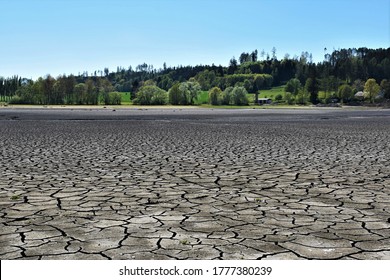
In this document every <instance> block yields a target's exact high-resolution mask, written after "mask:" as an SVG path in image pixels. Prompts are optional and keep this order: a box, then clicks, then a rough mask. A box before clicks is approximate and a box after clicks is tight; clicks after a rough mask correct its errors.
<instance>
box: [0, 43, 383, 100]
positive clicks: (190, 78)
mask: <svg viewBox="0 0 390 280" xmlns="http://www.w3.org/2000/svg"><path fill="white" fill-rule="evenodd" d="M324 51H325V55H324V60H323V61H322V62H318V63H314V62H313V61H312V55H311V54H309V53H307V52H302V54H301V55H300V56H294V57H292V58H291V57H290V56H289V55H288V54H286V55H285V56H284V58H283V59H280V60H279V59H277V57H276V49H275V48H273V49H272V54H271V55H269V54H265V52H264V51H262V52H261V53H260V55H259V53H258V51H257V50H254V51H252V52H243V53H241V55H240V56H239V58H238V60H237V59H236V58H235V57H233V58H232V59H230V61H229V65H228V66H221V65H219V66H216V65H197V66H177V67H167V65H166V63H164V65H163V67H162V68H160V69H156V68H154V67H153V66H152V65H148V64H146V63H144V64H140V65H138V66H136V67H135V69H133V68H132V67H131V66H130V67H129V68H127V69H125V68H122V67H118V68H117V69H116V71H109V69H108V68H104V70H103V71H101V70H97V71H94V72H93V73H88V72H84V73H79V74H78V75H69V76H66V75H62V76H59V77H57V78H54V77H52V76H50V75H47V76H45V77H40V78H38V79H37V80H35V81H33V80H29V79H26V78H21V77H18V76H13V77H11V78H3V77H0V101H6V102H12V103H25V104H90V105H92V104H120V102H121V100H120V94H119V93H118V92H131V99H132V101H133V102H134V103H135V104H137V103H138V104H145V103H149V104H166V103H172V102H173V103H175V104H182V105H186V104H193V103H194V100H195V99H196V98H195V93H191V90H192V89H193V88H195V89H197V90H198V92H197V94H199V91H209V90H211V89H213V94H210V98H209V102H211V101H210V99H211V96H213V98H214V97H215V96H219V97H218V98H219V99H218V98H216V99H213V100H214V101H215V102H214V101H213V102H211V103H218V104H223V102H222V100H224V99H223V98H222V96H223V94H219V93H218V94H216V92H219V91H216V89H215V88H218V89H219V90H220V91H221V92H222V93H224V92H225V90H226V89H231V88H233V89H234V88H242V89H244V90H245V91H246V92H249V93H254V94H258V92H259V91H261V90H264V89H268V88H270V87H273V86H279V85H286V90H285V92H286V93H285V95H284V96H282V99H284V100H285V101H286V102H287V103H306V102H310V103H314V104H315V103H318V102H320V101H322V102H329V101H330V100H333V99H335V98H338V99H339V100H342V101H344V102H349V101H351V100H352V99H353V95H354V94H355V93H356V92H359V91H364V92H365V94H366V95H367V94H368V95H369V96H366V98H368V100H369V101H371V102H375V100H376V99H375V97H376V96H377V95H378V94H379V92H380V93H381V94H382V95H381V96H382V98H384V99H389V98H390V93H389V87H390V86H389V80H390V48H387V49H383V48H379V49H369V48H350V49H340V50H334V51H333V52H331V53H326V51H327V50H326V49H325V50H324ZM259 56H260V57H261V58H262V59H259ZM368 81H370V82H369V84H370V86H369V85H367V86H366V83H367V82H368ZM194 83H196V85H194ZM145 87H148V88H145ZM156 88H158V89H160V90H162V91H158V90H157V89H156ZM178 88H181V89H180V90H179V91H178ZM369 88H370V89H371V90H370V91H369V93H368V92H367V90H368V89H369ZM152 89H153V90H152ZM240 90H241V89H240ZM320 91H322V92H324V93H325V97H324V96H319V92H320ZM151 92H154V93H153V94H151ZM163 92H165V93H163ZM169 92H173V93H172V94H171V95H169ZM174 92H176V95H177V96H179V97H177V96H176V95H175V93H174ZM177 92H181V93H180V94H179V93H177ZM189 92H190V93H189ZM228 92H229V90H228ZM155 95H156V96H155ZM225 95H226V96H229V94H225ZM148 96H149V97H150V96H155V97H153V98H151V97H150V98H149V97H148ZM175 96H176V97H175ZM320 99H321V100H320ZM216 100H219V101H218V102H216ZM173 103H172V104H173ZM225 103H226V102H225ZM229 103H231V102H229ZM243 103H245V102H243Z"/></svg>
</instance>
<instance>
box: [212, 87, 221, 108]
mask: <svg viewBox="0 0 390 280" xmlns="http://www.w3.org/2000/svg"><path fill="white" fill-rule="evenodd" d="M221 99H222V91H221V89H220V88H219V87H213V88H212V89H210V91H209V103H210V104H211V105H219V104H221Z"/></svg>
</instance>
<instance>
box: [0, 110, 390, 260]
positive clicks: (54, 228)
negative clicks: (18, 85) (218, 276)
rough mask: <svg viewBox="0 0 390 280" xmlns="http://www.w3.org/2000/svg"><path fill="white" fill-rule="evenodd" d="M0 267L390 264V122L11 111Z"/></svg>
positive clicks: (1, 164) (340, 115)
mask: <svg viewBox="0 0 390 280" xmlns="http://www.w3.org/2000/svg"><path fill="white" fill-rule="evenodd" d="M0 143H1V146H0V149H1V150H0V151H1V161H0V176H1V177H0V210H1V211H0V259H3V260H4V259H60V260H61V259H116V260H119V259H149V260H150V259H390V162H389V159H390V110H360V109H352V110H349V109H321V110H318V109H316V110H287V109H286V110H273V109H269V110H261V109H260V110H252V109H246V110H223V109H221V110H211V109H179V108H171V109H161V108H156V109H147V110H146V109H143V110H141V109H115V110H113V109H108V108H106V109H97V108H94V109H85V108H84V109H83V108H79V109H77V108H74V109H71V108H65V109H50V108H47V109H34V108H31V109H29V108H19V109H18V108H2V109H0Z"/></svg>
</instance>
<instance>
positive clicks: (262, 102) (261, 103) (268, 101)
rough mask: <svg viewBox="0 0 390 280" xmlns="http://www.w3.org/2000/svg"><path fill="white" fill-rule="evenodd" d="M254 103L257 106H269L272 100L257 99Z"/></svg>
mask: <svg viewBox="0 0 390 280" xmlns="http://www.w3.org/2000/svg"><path fill="white" fill-rule="evenodd" d="M255 103H256V104H259V105H263V104H271V103H272V99H271V98H257V100H256V101H255Z"/></svg>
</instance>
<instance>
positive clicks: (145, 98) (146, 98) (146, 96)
mask: <svg viewBox="0 0 390 280" xmlns="http://www.w3.org/2000/svg"><path fill="white" fill-rule="evenodd" d="M167 98H168V96H167V92H166V91H165V90H163V89H161V88H159V87H157V86H143V87H141V88H140V89H139V91H138V92H137V97H136V98H135V99H134V104H139V105H162V104H166V100H167Z"/></svg>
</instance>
